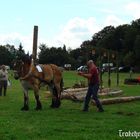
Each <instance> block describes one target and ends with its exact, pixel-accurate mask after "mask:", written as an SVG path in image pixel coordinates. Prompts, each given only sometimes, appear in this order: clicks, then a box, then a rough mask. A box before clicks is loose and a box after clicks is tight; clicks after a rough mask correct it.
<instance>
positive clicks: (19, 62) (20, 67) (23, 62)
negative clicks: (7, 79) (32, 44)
mask: <svg viewBox="0 0 140 140" xmlns="http://www.w3.org/2000/svg"><path fill="white" fill-rule="evenodd" d="M30 64H31V57H30V56H29V55H25V56H23V57H22V59H16V60H15V62H14V65H13V69H14V78H15V79H16V80H17V79H19V78H20V77H22V76H24V74H26V73H27V71H26V70H27V69H28V68H27V66H29V65H30Z"/></svg>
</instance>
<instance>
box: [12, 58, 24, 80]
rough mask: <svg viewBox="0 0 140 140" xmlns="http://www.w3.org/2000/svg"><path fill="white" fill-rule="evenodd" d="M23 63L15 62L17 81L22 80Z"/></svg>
mask: <svg viewBox="0 0 140 140" xmlns="http://www.w3.org/2000/svg"><path fill="white" fill-rule="evenodd" d="M22 67H23V61H22V60H15V62H14V65H13V69H14V78H15V79H16V80H17V79H19V78H20V75H21V73H22V69H23V68H22Z"/></svg>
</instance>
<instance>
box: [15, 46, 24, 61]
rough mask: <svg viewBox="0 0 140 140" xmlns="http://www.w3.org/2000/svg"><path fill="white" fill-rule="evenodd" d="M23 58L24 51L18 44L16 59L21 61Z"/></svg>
mask: <svg viewBox="0 0 140 140" xmlns="http://www.w3.org/2000/svg"><path fill="white" fill-rule="evenodd" d="M23 56H25V51H24V49H23V46H22V44H21V43H20V44H19V47H18V49H17V52H16V57H17V58H18V59H22V57H23Z"/></svg>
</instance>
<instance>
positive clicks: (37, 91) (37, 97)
mask: <svg viewBox="0 0 140 140" xmlns="http://www.w3.org/2000/svg"><path fill="white" fill-rule="evenodd" d="M34 95H35V99H36V108H35V110H41V109H42V105H41V102H40V99H39V88H38V87H35V88H34Z"/></svg>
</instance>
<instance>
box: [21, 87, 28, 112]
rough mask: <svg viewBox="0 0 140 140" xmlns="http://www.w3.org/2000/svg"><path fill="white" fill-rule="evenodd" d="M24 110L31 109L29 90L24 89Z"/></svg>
mask: <svg viewBox="0 0 140 140" xmlns="http://www.w3.org/2000/svg"><path fill="white" fill-rule="evenodd" d="M21 110H22V111H27V110H29V97H28V90H26V89H24V106H23V107H22V108H21Z"/></svg>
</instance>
